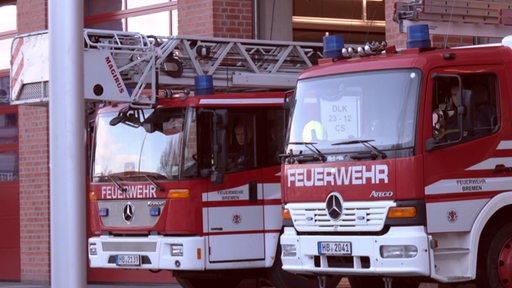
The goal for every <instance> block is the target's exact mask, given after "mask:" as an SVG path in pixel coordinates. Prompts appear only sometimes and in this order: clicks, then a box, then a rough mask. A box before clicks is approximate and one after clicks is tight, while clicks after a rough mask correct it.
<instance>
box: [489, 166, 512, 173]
mask: <svg viewBox="0 0 512 288" xmlns="http://www.w3.org/2000/svg"><path fill="white" fill-rule="evenodd" d="M492 172H493V173H506V172H512V167H509V166H505V165H504V164H498V165H496V166H494V170H492Z"/></svg>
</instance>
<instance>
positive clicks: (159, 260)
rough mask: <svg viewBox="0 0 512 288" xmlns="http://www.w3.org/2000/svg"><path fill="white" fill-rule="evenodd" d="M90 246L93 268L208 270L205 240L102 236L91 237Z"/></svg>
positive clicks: (90, 263) (194, 238) (193, 238)
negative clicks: (206, 267)
mask: <svg viewBox="0 0 512 288" xmlns="http://www.w3.org/2000/svg"><path fill="white" fill-rule="evenodd" d="M88 247H89V249H88V254H89V265H90V267H91V268H118V269H126V268H130V269H151V270H153V269H154V270H160V269H165V270H198V271H202V270H204V269H205V240H204V238H202V237H164V236H147V237H142V236H141V237H118V236H99V237H92V238H89V245H88ZM137 259H138V260H137ZM128 260H130V261H128Z"/></svg>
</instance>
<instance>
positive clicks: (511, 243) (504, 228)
mask: <svg viewBox="0 0 512 288" xmlns="http://www.w3.org/2000/svg"><path fill="white" fill-rule="evenodd" d="M487 235H489V236H487V237H486V238H485V239H483V240H482V241H483V242H482V245H480V249H479V252H478V266H477V275H476V278H477V282H478V287H490V288H494V287H508V286H510V285H512V223H506V224H503V225H498V226H496V227H495V228H494V229H493V230H492V231H490V233H487Z"/></svg>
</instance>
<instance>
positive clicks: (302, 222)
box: [286, 201, 396, 232]
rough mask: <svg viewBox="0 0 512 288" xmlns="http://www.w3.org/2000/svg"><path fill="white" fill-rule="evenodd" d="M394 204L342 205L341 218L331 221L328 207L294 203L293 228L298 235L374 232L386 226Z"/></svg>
mask: <svg viewBox="0 0 512 288" xmlns="http://www.w3.org/2000/svg"><path fill="white" fill-rule="evenodd" d="M394 206H396V204H395V203H394V202H393V201H365V202H345V203H343V208H342V215H341V217H340V218H339V219H337V220H334V219H331V218H330V217H329V215H328V214H327V210H326V205H325V203H322V202H320V203H291V204H287V205H286V208H287V209H288V210H289V211H290V214H291V216H292V220H293V225H294V226H295V229H297V231H299V232H375V231H380V230H382V229H383V227H384V223H385V222H386V215H387V213H388V210H389V208H390V207H394Z"/></svg>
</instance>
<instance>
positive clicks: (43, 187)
mask: <svg viewBox="0 0 512 288" xmlns="http://www.w3.org/2000/svg"><path fill="white" fill-rule="evenodd" d="M18 117H19V118H18V119H19V122H18V125H19V140H18V141H19V149H20V150H19V175H20V177H19V179H20V251H21V259H20V260H21V280H22V282H30V283H43V284H47V283H49V279H50V197H49V165H48V163H49V156H48V150H49V147H48V109H47V108H46V107H32V106H20V108H19V114H18Z"/></svg>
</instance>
